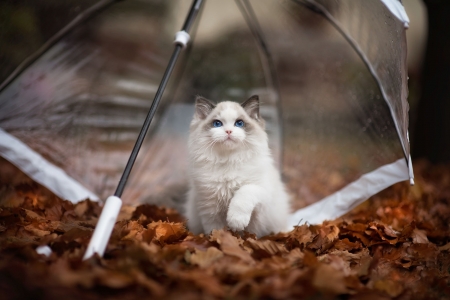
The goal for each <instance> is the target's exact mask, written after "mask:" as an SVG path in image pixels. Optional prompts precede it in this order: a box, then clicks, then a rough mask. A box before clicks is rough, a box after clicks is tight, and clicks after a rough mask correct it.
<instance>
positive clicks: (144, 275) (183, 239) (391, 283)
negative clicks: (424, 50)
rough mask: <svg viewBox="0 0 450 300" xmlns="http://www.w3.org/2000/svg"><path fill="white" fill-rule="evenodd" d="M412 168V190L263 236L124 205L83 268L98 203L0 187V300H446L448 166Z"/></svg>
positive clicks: (449, 285)
mask: <svg viewBox="0 0 450 300" xmlns="http://www.w3.org/2000/svg"><path fill="white" fill-rule="evenodd" d="M415 173H416V186H415V187H409V186H408V185H406V184H403V183H402V184H397V185H395V186H394V187H392V188H390V189H388V190H386V191H384V192H382V193H380V194H378V195H376V196H374V197H372V198H371V199H370V200H369V201H367V202H366V203H364V204H363V205H361V206H360V207H358V208H357V209H355V210H354V211H352V212H351V213H349V214H348V215H346V216H345V217H343V218H341V219H338V220H333V221H329V222H325V223H324V224H321V225H317V226H307V225H303V226H299V227H296V228H295V230H293V231H292V232H288V233H283V234H278V235H271V236H266V237H263V238H260V239H256V238H255V237H254V236H253V235H251V234H244V235H242V236H239V235H237V234H235V233H232V232H229V231H226V230H217V231H214V232H213V233H212V234H211V235H193V234H192V233H190V232H189V231H188V230H187V229H186V228H185V226H184V223H183V220H182V218H181V217H180V216H179V215H178V214H177V213H176V212H175V211H173V210H168V209H164V208H158V207H156V206H151V205H142V206H139V207H137V208H134V207H124V208H123V209H122V212H121V215H120V217H119V221H118V222H117V223H116V225H115V228H114V232H113V236H112V238H111V241H110V243H109V245H108V248H107V250H106V253H105V256H104V258H99V257H93V258H91V259H89V260H87V261H82V259H81V258H82V256H83V254H84V251H85V249H86V245H87V243H88V242H89V238H90V236H91V234H92V231H93V228H94V226H95V224H96V221H97V218H98V216H99V213H100V211H101V209H100V207H99V206H98V204H97V203H93V202H89V201H84V202H81V203H79V204H77V205H73V204H71V203H69V202H67V201H62V200H60V199H58V198H56V197H55V196H53V195H52V194H51V193H49V192H48V191H45V190H44V189H42V188H40V187H39V186H38V185H36V184H34V183H30V182H28V183H22V184H20V185H15V186H13V185H9V186H8V187H2V189H1V190H0V197H1V199H0V203H2V206H1V208H0V290H1V292H0V293H1V296H0V297H1V298H2V299H57V298H64V299H99V298H102V299H138V298H139V299H142V298H151V299H222V298H226V299H259V298H264V299H335V298H338V299H448V298H450V281H449V272H450V258H449V251H450V234H449V233H450V232H449V219H450V167H448V166H447V167H444V166H440V167H436V166H434V167H433V166H429V165H427V164H425V163H419V164H416V166H415ZM41 245H47V246H49V247H50V248H51V250H52V252H51V254H50V255H49V256H45V255H42V254H38V253H37V252H36V248H37V247H38V246H41Z"/></svg>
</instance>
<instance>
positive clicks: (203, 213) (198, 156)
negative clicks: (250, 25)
mask: <svg viewBox="0 0 450 300" xmlns="http://www.w3.org/2000/svg"><path fill="white" fill-rule="evenodd" d="M259 106H260V105H259V97H258V96H257V95H254V96H252V97H250V98H249V99H248V100H246V101H245V102H244V103H242V104H238V103H235V102H230V101H224V102H220V103H218V104H217V105H216V104H214V103H212V102H211V101H210V100H208V99H205V98H203V97H200V96H197V98H196V101H195V113H194V117H193V119H192V122H191V125H190V135H189V142H188V150H189V168H190V169H189V181H190V183H189V191H188V193H187V202H186V207H185V216H186V219H187V225H188V227H189V229H190V230H191V231H192V232H193V233H194V234H199V233H206V234H208V233H210V232H211V231H212V230H213V229H222V228H224V227H228V228H229V229H231V230H233V231H239V232H240V231H243V230H245V231H248V232H250V233H254V234H256V236H258V237H260V236H264V235H267V234H270V233H278V232H280V231H285V230H287V228H288V226H287V220H288V216H289V212H290V207H289V197H288V194H287V193H286V191H285V188H284V185H283V183H282V182H281V178H280V174H279V172H278V171H277V169H276V168H275V166H274V162H273V159H272V156H271V153H270V150H269V146H268V137H267V134H266V132H265V122H264V120H263V119H262V118H261V116H260V113H259Z"/></svg>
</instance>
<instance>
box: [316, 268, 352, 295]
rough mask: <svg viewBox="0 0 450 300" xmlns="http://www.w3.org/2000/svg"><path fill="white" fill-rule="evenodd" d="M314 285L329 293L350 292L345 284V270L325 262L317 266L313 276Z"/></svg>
mask: <svg viewBox="0 0 450 300" xmlns="http://www.w3.org/2000/svg"><path fill="white" fill-rule="evenodd" d="M312 285H313V286H314V287H315V288H317V289H318V290H320V291H322V292H324V293H327V294H333V295H340V294H346V293H348V292H349V290H348V289H347V287H346V285H345V276H344V273H343V271H342V270H336V269H335V268H334V267H333V266H330V265H327V264H323V263H321V264H319V265H318V266H317V268H316V271H315V272H314V276H313V278H312Z"/></svg>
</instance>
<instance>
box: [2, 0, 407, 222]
mask: <svg viewBox="0 0 450 300" xmlns="http://www.w3.org/2000/svg"><path fill="white" fill-rule="evenodd" d="M189 5H190V4H189V3H186V2H185V1H156V0H155V1H137V0H136V1H134V0H129V1H122V2H115V1H99V2H97V3H95V4H94V6H92V7H91V8H90V9H88V10H87V11H85V12H84V13H83V14H81V15H79V16H78V18H75V19H74V20H72V23H70V22H69V21H67V22H66V24H69V25H67V27H65V28H63V29H62V31H60V33H59V34H57V36H55V37H54V38H53V39H51V40H49V42H47V44H45V45H43V47H42V49H41V50H40V51H38V52H37V53H36V54H35V55H33V56H32V57H31V58H30V59H29V60H27V61H26V62H25V63H24V64H22V65H21V66H20V67H19V68H18V69H17V70H16V71H15V72H14V73H13V74H11V76H10V77H9V78H7V79H6V80H5V82H3V84H2V85H1V89H2V90H1V92H0V127H1V130H0V134H1V135H0V155H2V156H3V157H4V158H5V159H7V160H8V161H10V162H11V163H13V164H15V165H16V166H18V167H19V168H21V169H22V170H23V171H24V172H25V173H26V174H28V175H29V176H30V177H31V178H33V179H34V180H36V181H37V182H39V183H41V184H43V185H45V186H46V187H48V188H49V189H50V190H52V191H54V192H55V193H56V194H58V195H59V196H61V197H63V198H66V199H69V200H71V201H79V200H83V199H85V198H91V199H105V198H106V197H107V196H108V195H111V194H112V193H113V192H114V190H115V189H116V187H117V184H118V182H119V179H120V177H121V176H122V174H123V170H124V169H125V166H126V163H127V161H128V158H129V156H130V153H131V151H132V148H133V145H134V143H135V141H136V138H137V137H138V134H139V131H140V128H141V126H142V124H143V122H144V119H145V117H146V115H147V112H148V109H149V107H150V106H151V104H152V99H154V97H155V94H156V92H157V90H158V85H159V83H160V81H161V78H162V77H163V74H164V71H165V69H166V66H167V63H168V61H169V59H170V55H171V53H172V51H173V50H172V49H173V46H172V43H173V36H174V34H175V32H177V31H178V30H179V28H181V27H182V25H183V23H184V20H185V16H186V14H187V12H188V11H189ZM70 8H71V7H70V5H68V6H67V9H70ZM69 19H70V18H68V20H69ZM407 23H408V20H407V16H406V14H405V13H404V10H403V7H402V6H401V4H400V2H398V1H396V0H392V1H387V0H385V1H380V0H370V1H369V0H368V1H360V2H354V1H350V0H347V1H339V2H336V1H326V0H320V1H319V0H316V1H313V0H308V1H307V0H304V1H303V0H299V1H271V0H258V1H256V0H254V1H252V0H239V1H235V2H232V1H220V2H219V1H207V2H205V4H204V6H203V8H202V10H201V11H200V13H199V16H198V18H197V21H196V22H195V23H194V24H193V27H192V29H191V43H190V46H189V47H187V49H186V50H185V51H184V52H183V53H182V54H181V56H180V59H179V61H178V63H177V65H176V66H175V68H174V73H173V75H172V77H171V79H170V81H169V83H168V86H167V88H166V91H165V93H164V94H163V95H162V100H161V105H160V106H159V108H158V110H157V111H156V114H155V116H154V119H153V121H152V123H151V126H150V130H149V133H148V135H147V137H146V139H145V140H144V142H143V145H142V147H141V150H140V152H139V155H138V156H137V160H136V163H135V165H134V168H133V169H132V171H131V174H130V177H129V179H128V182H127V185H126V188H125V189H124V194H123V196H122V199H123V200H124V201H125V202H126V203H130V204H133V203H140V202H149V203H156V204H160V205H166V206H173V207H176V208H178V209H179V210H182V208H183V201H184V193H185V190H186V181H187V180H186V178H187V174H186V167H187V162H186V153H187V151H186V141H187V135H188V128H189V122H190V119H191V117H192V115H193V102H194V98H195V95H198V94H201V95H203V96H205V97H207V98H209V99H213V100H215V101H221V100H232V101H239V102H242V101H243V100H245V99H246V98H247V97H248V96H250V95H253V94H258V95H259V96H260V99H261V101H262V115H263V117H264V118H265V119H266V123H267V131H268V133H269V139H270V146H271V149H272V151H273V154H274V156H275V158H276V161H277V163H278V165H279V168H280V171H281V172H282V174H283V177H284V180H285V182H286V184H287V187H288V190H289V192H290V194H291V195H292V206H293V211H296V212H295V213H293V215H292V220H291V224H292V225H295V224H298V223H299V222H301V221H302V222H305V221H308V222H311V223H315V222H322V221H323V220H325V219H333V218H336V217H339V216H340V215H342V214H344V213H345V212H347V211H349V210H350V209H351V208H353V207H354V206H355V205H357V204H359V203H361V202H362V201H364V200H365V199H367V198H368V197H370V195H372V194H374V193H376V192H378V191H380V190H382V189H384V188H386V187H388V186H390V185H392V184H394V183H396V182H398V181H403V180H408V179H410V180H411V181H412V170H411V163H410V161H409V142H408V137H407V128H408V115H407V113H408V104H407V100H406V98H407V86H406V82H407V73H406V40H405V29H406V27H407ZM17 147H19V148H17ZM408 167H409V168H410V169H409V170H408Z"/></svg>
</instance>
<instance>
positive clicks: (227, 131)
mask: <svg viewBox="0 0 450 300" xmlns="http://www.w3.org/2000/svg"><path fill="white" fill-rule="evenodd" d="M225 132H226V133H228V135H230V134H231V133H232V132H233V131H231V130H225Z"/></svg>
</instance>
